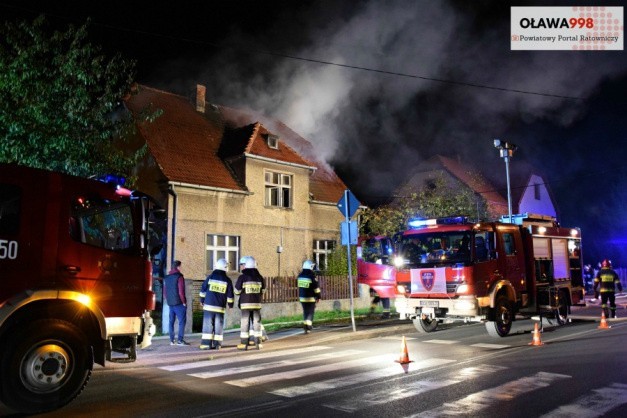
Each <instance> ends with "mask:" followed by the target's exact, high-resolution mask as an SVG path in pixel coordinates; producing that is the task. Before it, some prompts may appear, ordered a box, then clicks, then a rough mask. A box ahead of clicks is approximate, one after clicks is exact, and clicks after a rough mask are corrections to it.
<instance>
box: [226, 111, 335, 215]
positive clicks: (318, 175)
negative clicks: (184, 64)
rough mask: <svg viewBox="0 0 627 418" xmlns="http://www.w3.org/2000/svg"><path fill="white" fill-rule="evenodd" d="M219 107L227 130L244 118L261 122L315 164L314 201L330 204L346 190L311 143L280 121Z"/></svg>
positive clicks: (310, 185) (312, 179) (244, 119)
mask: <svg viewBox="0 0 627 418" xmlns="http://www.w3.org/2000/svg"><path fill="white" fill-rule="evenodd" d="M219 109H220V113H221V114H222V116H223V117H224V121H225V123H226V126H227V129H228V128H229V127H233V128H235V127H238V126H242V125H243V123H245V121H250V120H257V121H260V122H261V123H263V126H264V127H267V128H268V129H269V131H271V132H272V133H274V134H276V135H278V136H279V140H280V141H283V142H284V143H286V144H287V145H288V146H289V147H290V148H291V149H292V150H294V151H295V152H296V153H298V154H299V155H301V156H302V157H303V158H305V159H306V161H308V162H309V163H310V164H312V165H313V166H315V167H317V169H316V171H315V172H314V173H313V174H312V175H311V176H310V177H309V192H310V193H311V194H312V196H313V200H317V201H321V202H332V203H335V202H337V201H338V200H340V198H341V197H342V195H343V194H344V190H346V189H347V187H346V185H345V184H344V182H343V181H342V180H341V179H340V178H339V177H338V176H337V174H336V173H335V171H334V170H333V169H332V168H331V167H330V166H329V165H328V164H327V163H326V162H325V161H322V160H320V158H318V155H317V154H316V152H315V149H314V147H313V145H312V144H311V143H310V142H309V141H307V140H306V139H304V138H303V137H302V136H300V135H299V134H297V133H296V132H294V131H293V130H292V129H290V128H289V127H288V126H287V125H285V124H284V123H283V122H281V121H279V120H276V119H273V118H270V117H268V116H266V115H264V114H262V113H259V112H255V111H253V110H244V109H234V108H231V107H226V106H219Z"/></svg>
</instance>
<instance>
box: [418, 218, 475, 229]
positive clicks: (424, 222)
mask: <svg viewBox="0 0 627 418" xmlns="http://www.w3.org/2000/svg"><path fill="white" fill-rule="evenodd" d="M467 222H468V217H467V216H447V217H444V218H432V219H422V218H414V219H410V220H409V221H408V222H407V225H408V226H409V228H410V229H419V228H426V227H429V226H434V225H462V224H465V223H467Z"/></svg>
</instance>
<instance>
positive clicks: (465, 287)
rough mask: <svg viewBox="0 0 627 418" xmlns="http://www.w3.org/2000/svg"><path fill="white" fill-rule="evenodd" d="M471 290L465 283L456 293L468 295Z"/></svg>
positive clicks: (458, 287)
mask: <svg viewBox="0 0 627 418" xmlns="http://www.w3.org/2000/svg"><path fill="white" fill-rule="evenodd" d="M469 290H470V288H469V287H468V285H467V284H466V283H463V284H460V285H459V286H457V290H456V291H455V293H468V291H469Z"/></svg>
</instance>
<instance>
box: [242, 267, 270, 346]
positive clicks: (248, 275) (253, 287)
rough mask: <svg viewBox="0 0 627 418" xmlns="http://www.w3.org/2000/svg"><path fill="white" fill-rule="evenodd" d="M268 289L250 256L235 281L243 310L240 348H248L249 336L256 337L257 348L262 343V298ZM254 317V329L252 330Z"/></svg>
mask: <svg viewBox="0 0 627 418" xmlns="http://www.w3.org/2000/svg"><path fill="white" fill-rule="evenodd" d="M265 290H266V283H265V280H264V279H263V277H262V276H261V275H260V274H259V273H258V271H257V263H256V261H255V259H254V258H253V257H248V258H247V259H246V261H245V264H244V269H243V270H242V274H241V275H240V276H239V277H238V279H237V282H235V294H236V295H238V296H239V301H238V306H239V308H240V310H241V311H242V319H241V321H240V344H238V345H237V348H238V350H246V349H247V348H248V338H249V337H250V336H252V337H253V338H254V339H255V344H256V346H257V349H260V348H262V345H261V323H260V321H261V298H262V296H263V292H265ZM251 319H252V325H253V329H252V331H251V330H250V323H251Z"/></svg>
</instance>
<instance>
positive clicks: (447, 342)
mask: <svg viewBox="0 0 627 418" xmlns="http://www.w3.org/2000/svg"><path fill="white" fill-rule="evenodd" d="M424 342H426V343H432V344H457V343H458V342H459V341H454V340H426V341H424Z"/></svg>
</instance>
